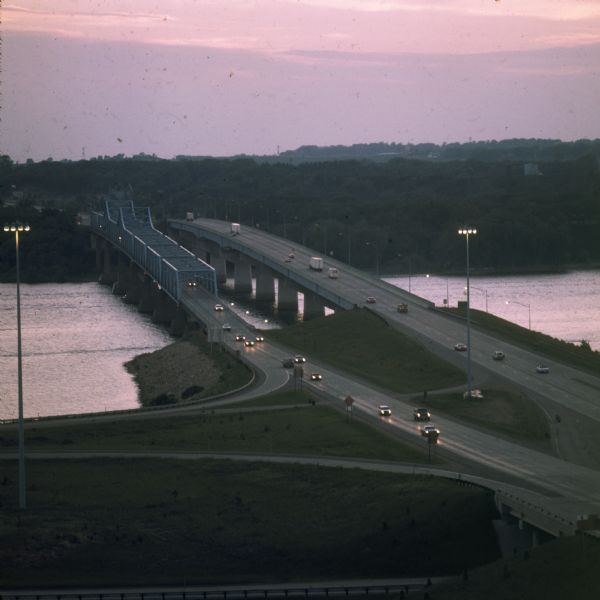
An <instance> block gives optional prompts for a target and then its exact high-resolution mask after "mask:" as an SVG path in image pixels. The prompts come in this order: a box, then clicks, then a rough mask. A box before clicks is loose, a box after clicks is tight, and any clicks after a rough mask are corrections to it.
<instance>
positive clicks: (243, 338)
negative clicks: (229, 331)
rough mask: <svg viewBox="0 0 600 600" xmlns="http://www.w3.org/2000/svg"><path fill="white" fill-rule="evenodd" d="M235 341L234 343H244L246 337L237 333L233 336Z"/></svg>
mask: <svg viewBox="0 0 600 600" xmlns="http://www.w3.org/2000/svg"><path fill="white" fill-rule="evenodd" d="M235 341H236V342H245V341H246V336H245V335H242V334H241V333H238V334H237V335H236V336H235Z"/></svg>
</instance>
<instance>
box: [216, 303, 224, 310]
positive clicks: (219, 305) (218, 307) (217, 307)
mask: <svg viewBox="0 0 600 600" xmlns="http://www.w3.org/2000/svg"><path fill="white" fill-rule="evenodd" d="M215 310H216V311H217V312H222V311H224V310H225V308H224V307H223V305H222V304H215Z"/></svg>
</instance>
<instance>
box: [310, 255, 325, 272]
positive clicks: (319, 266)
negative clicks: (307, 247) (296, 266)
mask: <svg viewBox="0 0 600 600" xmlns="http://www.w3.org/2000/svg"><path fill="white" fill-rule="evenodd" d="M308 266H309V267H310V268H311V269H312V270H313V271H322V270H323V259H322V258H321V257H320V256H311V257H310V263H309V265H308Z"/></svg>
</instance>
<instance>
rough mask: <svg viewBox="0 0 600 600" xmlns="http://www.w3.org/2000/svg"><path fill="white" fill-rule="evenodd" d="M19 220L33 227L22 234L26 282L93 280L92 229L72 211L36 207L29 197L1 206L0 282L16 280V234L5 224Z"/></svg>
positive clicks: (24, 279)
mask: <svg viewBox="0 0 600 600" xmlns="http://www.w3.org/2000/svg"><path fill="white" fill-rule="evenodd" d="M17 222H20V223H22V224H27V225H29V226H30V227H31V230H30V231H29V232H27V233H25V232H24V233H21V234H20V236H19V239H20V244H19V257H20V269H19V270H20V275H21V281H22V282H24V283H47V282H59V283H60V282H66V281H82V280H90V279H93V278H94V277H95V271H94V268H95V261H94V253H93V252H92V250H91V248H90V239H89V232H87V231H85V230H84V229H82V228H81V227H80V226H79V225H78V224H77V219H76V215H75V213H74V212H73V211H68V210H58V209H53V208H44V209H41V210H38V209H36V208H35V207H33V206H32V205H31V204H29V203H28V202H26V201H22V202H20V203H19V204H18V205H17V206H9V207H0V228H1V229H0V282H2V283H7V282H14V281H15V280H16V256H15V252H16V249H15V234H14V233H5V232H4V230H3V227H4V225H5V224H8V225H10V224H12V223H17Z"/></svg>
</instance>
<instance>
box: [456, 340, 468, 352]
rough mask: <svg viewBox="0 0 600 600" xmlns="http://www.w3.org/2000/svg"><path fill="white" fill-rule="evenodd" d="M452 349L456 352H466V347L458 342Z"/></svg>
mask: <svg viewBox="0 0 600 600" xmlns="http://www.w3.org/2000/svg"><path fill="white" fill-rule="evenodd" d="M454 349H455V350H456V351H457V352H466V351H467V345H466V344H463V343H462V342H459V343H458V344H454Z"/></svg>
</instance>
